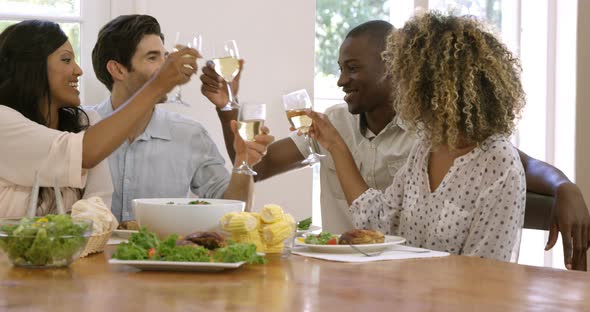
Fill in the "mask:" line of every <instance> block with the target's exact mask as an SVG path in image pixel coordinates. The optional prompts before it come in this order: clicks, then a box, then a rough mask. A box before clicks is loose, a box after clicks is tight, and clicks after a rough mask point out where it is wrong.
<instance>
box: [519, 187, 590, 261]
mask: <svg viewBox="0 0 590 312" xmlns="http://www.w3.org/2000/svg"><path fill="white" fill-rule="evenodd" d="M553 201H554V198H553V196H548V195H542V194H537V193H533V192H527V193H526V207H525V210H524V225H523V228H525V229H533V230H544V231H549V225H550V223H551V209H552V208H553ZM584 258H586V254H584ZM583 263H586V259H584V261H583ZM585 271H586V270H585Z"/></svg>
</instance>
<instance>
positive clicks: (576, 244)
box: [545, 183, 590, 271]
mask: <svg viewBox="0 0 590 312" xmlns="http://www.w3.org/2000/svg"><path fill="white" fill-rule="evenodd" d="M558 232H561V239H562V242H563V257H564V262H565V267H566V268H567V269H569V270H571V269H573V270H581V271H585V270H586V261H585V259H586V258H585V256H586V251H587V250H588V247H589V246H588V244H589V241H590V238H589V236H590V214H589V213H588V208H587V207H586V203H585V202H584V198H583V197H582V193H581V192H580V189H579V188H578V187H577V186H576V185H575V184H573V183H564V184H562V185H561V186H560V187H559V188H558V189H557V193H556V194H555V203H554V204H553V213H552V217H551V225H550V228H549V239H548V241H547V245H546V247H545V250H549V249H551V248H553V246H554V245H555V243H556V242H557V236H558Z"/></svg>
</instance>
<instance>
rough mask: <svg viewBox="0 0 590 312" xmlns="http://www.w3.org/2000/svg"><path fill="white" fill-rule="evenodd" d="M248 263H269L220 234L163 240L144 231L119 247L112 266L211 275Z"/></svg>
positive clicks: (250, 248) (253, 248)
mask: <svg viewBox="0 0 590 312" xmlns="http://www.w3.org/2000/svg"><path fill="white" fill-rule="evenodd" d="M245 263H249V264H263V263H266V259H265V258H264V257H263V255H260V254H258V253H257V252H256V246H255V245H254V244H244V243H233V242H228V241H226V240H225V238H224V237H223V236H222V235H220V234H219V233H217V232H195V233H192V234H189V235H187V236H185V237H183V238H182V239H179V236H178V235H177V234H171V235H169V236H168V237H166V238H165V239H163V240H160V239H158V237H157V236H156V234H155V233H153V232H150V231H148V230H147V229H145V228H142V229H141V230H139V231H138V232H137V233H134V234H131V236H130V237H129V239H128V241H127V242H123V243H121V244H119V246H117V250H116V251H115V253H114V254H113V256H112V259H110V260H109V264H113V265H128V266H132V267H135V268H138V269H140V270H151V271H208V272H216V271H222V270H227V269H236V268H238V267H240V266H242V265H243V264H245Z"/></svg>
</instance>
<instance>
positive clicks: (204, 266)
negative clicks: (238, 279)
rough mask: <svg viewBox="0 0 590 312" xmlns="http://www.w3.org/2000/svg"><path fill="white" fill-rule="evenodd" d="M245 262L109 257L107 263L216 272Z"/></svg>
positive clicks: (155, 268)
mask: <svg viewBox="0 0 590 312" xmlns="http://www.w3.org/2000/svg"><path fill="white" fill-rule="evenodd" d="M245 263H246V261H240V262H230V263H225V262H221V263H218V262H186V261H155V260H118V259H109V264H115V265H128V266H132V267H134V268H136V269H140V270H143V271H177V272H178V271H180V272H218V271H223V270H231V269H237V268H239V267H241V266H242V265H243V264H245Z"/></svg>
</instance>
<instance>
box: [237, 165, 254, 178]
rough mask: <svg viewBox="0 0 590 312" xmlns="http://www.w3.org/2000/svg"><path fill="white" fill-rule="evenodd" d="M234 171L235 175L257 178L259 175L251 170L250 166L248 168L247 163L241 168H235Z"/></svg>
mask: <svg viewBox="0 0 590 312" xmlns="http://www.w3.org/2000/svg"><path fill="white" fill-rule="evenodd" d="M232 171H233V172H235V173H239V174H246V175H251V176H255V175H257V174H258V173H256V171H254V170H252V168H250V166H248V165H247V164H246V163H242V164H241V165H240V166H239V167H237V168H234V169H233V170H232Z"/></svg>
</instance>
